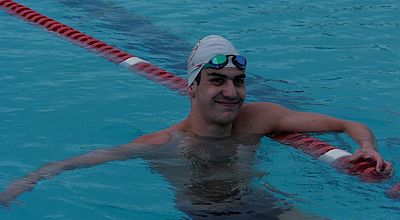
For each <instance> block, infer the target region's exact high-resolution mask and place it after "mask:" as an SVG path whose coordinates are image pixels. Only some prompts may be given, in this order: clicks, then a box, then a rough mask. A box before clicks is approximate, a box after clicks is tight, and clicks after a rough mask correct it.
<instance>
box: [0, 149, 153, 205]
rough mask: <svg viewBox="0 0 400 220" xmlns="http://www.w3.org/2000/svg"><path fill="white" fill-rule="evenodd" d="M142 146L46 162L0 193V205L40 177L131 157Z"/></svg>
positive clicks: (135, 154) (103, 150)
mask: <svg viewBox="0 0 400 220" xmlns="http://www.w3.org/2000/svg"><path fill="white" fill-rule="evenodd" d="M143 148H145V145H143V144H137V143H131V144H126V145H121V146H117V147H113V148H108V149H99V150H94V151H92V152H89V153H87V154H83V155H80V156H77V157H73V158H70V159H67V160H62V161H58V162H53V163H48V164H46V165H44V166H42V167H40V168H39V169H38V170H36V171H34V172H31V173H29V174H28V175H26V176H25V177H23V178H21V179H19V180H17V181H15V182H13V183H11V184H10V185H9V186H8V187H7V188H6V189H5V191H4V192H1V193H0V205H3V206H8V205H9V203H10V202H11V201H13V200H15V199H16V198H17V197H18V196H19V195H20V194H22V193H24V192H27V191H31V190H32V189H33V187H34V186H35V185H36V184H37V183H38V182H39V181H40V180H42V179H49V178H51V177H53V176H56V175H58V174H60V173H62V172H63V171H67V170H73V169H79V168H85V167H91V166H95V165H99V164H103V163H107V162H109V161H114V160H127V159H131V158H134V157H136V156H138V155H139V154H140V151H141V150H142V149H143Z"/></svg>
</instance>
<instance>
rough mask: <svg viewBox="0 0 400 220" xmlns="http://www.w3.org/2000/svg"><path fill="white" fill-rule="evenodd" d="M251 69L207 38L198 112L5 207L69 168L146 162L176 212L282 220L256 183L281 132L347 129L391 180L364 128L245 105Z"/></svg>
mask: <svg viewBox="0 0 400 220" xmlns="http://www.w3.org/2000/svg"><path fill="white" fill-rule="evenodd" d="M245 69H246V58H244V57H243V56H241V55H240V54H239V52H238V51H237V50H236V49H235V47H234V46H233V45H232V43H231V42H229V41H228V40H226V39H224V38H223V37H221V36H216V35H210V36H207V37H205V38H203V39H202V40H200V41H199V42H198V43H197V44H196V46H195V47H194V49H193V51H192V53H191V55H190V57H189V60H188V91H189V98H190V102H191V110H190V113H189V116H188V117H187V118H186V119H185V120H183V121H182V122H180V123H178V124H176V125H173V126H171V127H169V128H167V129H165V130H162V131H159V132H156V133H153V134H148V135H144V136H141V137H139V138H137V139H136V140H134V141H132V143H129V144H126V145H122V146H117V147H114V148H108V149H100V150H95V151H93V152H90V153H87V154H84V155H81V156H77V157H74V158H71V159H67V160H64V161H59V162H54V163H50V164H47V165H45V166H43V167H41V168H40V169H38V170H37V171H35V172H32V173H30V174H28V175H27V176H25V177H24V178H22V179H21V180H18V181H16V182H14V183H12V184H11V185H10V186H8V188H7V189H6V190H5V191H4V192H2V193H1V194H0V202H1V203H2V204H4V205H6V204H8V203H9V202H10V201H12V200H14V199H15V198H16V197H17V196H18V195H20V194H21V193H23V192H25V191H29V190H31V189H32V188H33V187H34V185H35V184H36V183H37V182H38V181H39V180H41V179H43V178H50V177H53V176H54V175H57V174H59V173H61V172H63V171H65V170H71V169H77V168H83V167H89V166H93V165H97V164H101V163H106V162H109V161H112V160H125V159H130V158H135V157H143V158H144V159H146V160H148V161H149V162H150V164H151V166H152V168H153V169H154V170H156V171H158V172H159V173H160V174H162V175H163V176H164V177H165V178H166V179H167V180H168V181H169V182H170V183H171V184H172V185H173V186H174V187H175V188H176V191H177V192H176V200H177V207H178V208H179V209H180V210H182V211H184V212H185V213H187V214H188V215H189V216H190V217H193V218H196V219H197V218H210V217H229V216H230V217H237V218H252V219H254V218H263V219H274V218H281V217H283V216H284V215H285V213H286V214H287V213H289V212H286V211H287V209H285V208H282V207H277V206H276V205H274V202H275V200H274V199H272V198H271V196H270V195H268V193H266V191H265V190H261V189H255V188H254V187H252V186H251V178H252V176H254V175H256V174H255V171H254V170H253V169H252V165H253V163H254V160H255V159H254V158H255V150H256V147H257V145H258V144H259V142H260V139H261V138H262V137H264V136H266V135H268V134H271V133H274V132H325V131H335V132H345V133H347V134H348V135H349V136H350V137H352V138H353V139H354V140H355V141H356V142H357V143H358V144H359V146H360V149H359V150H358V151H356V152H355V153H354V154H353V155H352V156H350V158H349V160H350V161H351V160H357V159H360V158H370V159H372V160H374V161H376V170H377V172H378V173H380V174H381V175H386V176H387V175H392V172H393V168H392V165H391V164H390V163H388V162H386V161H384V160H383V159H382V157H381V155H380V154H379V153H378V151H377V148H376V143H375V138H374V135H373V134H372V132H371V131H370V129H368V128H367V127H366V126H364V125H362V124H360V123H357V122H353V121H347V120H341V119H337V118H333V117H330V116H326V115H320V114H314V113H307V112H296V111H292V110H289V109H287V108H285V107H283V106H280V105H277V104H273V103H267V102H262V103H251V104H245V103H244V100H245V96H246V90H245V78H246V73H245ZM172 161H173V163H171V162H172ZM288 209H290V208H288Z"/></svg>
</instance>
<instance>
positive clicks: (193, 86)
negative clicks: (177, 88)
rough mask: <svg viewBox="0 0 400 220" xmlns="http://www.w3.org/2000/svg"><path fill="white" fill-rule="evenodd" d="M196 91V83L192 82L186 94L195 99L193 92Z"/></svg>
mask: <svg viewBox="0 0 400 220" xmlns="http://www.w3.org/2000/svg"><path fill="white" fill-rule="evenodd" d="M196 90H197V83H196V82H193V83H192V85H190V86H189V87H188V92H189V96H190V97H192V98H194V97H195V91H196Z"/></svg>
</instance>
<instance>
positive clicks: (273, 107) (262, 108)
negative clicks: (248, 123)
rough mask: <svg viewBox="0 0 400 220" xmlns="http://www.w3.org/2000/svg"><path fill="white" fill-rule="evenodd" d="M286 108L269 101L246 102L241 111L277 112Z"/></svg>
mask: <svg viewBox="0 0 400 220" xmlns="http://www.w3.org/2000/svg"><path fill="white" fill-rule="evenodd" d="M286 110H288V109H287V108H285V107H283V106H281V105H278V104H275V103H271V102H255V103H250V104H246V105H245V106H244V107H243V109H242V111H243V112H244V113H257V112H262V113H279V112H281V111H286Z"/></svg>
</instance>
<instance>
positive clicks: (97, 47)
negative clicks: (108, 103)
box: [0, 0, 400, 198]
mask: <svg viewBox="0 0 400 220" xmlns="http://www.w3.org/2000/svg"><path fill="white" fill-rule="evenodd" d="M0 8H2V9H4V10H6V11H7V12H8V13H10V14H13V15H17V16H19V17H22V18H23V19H25V20H27V21H29V22H32V23H35V24H37V25H40V26H41V27H43V28H45V29H47V30H48V31H49V32H54V33H56V34H58V35H60V36H62V37H65V38H68V39H69V40H70V41H72V42H73V43H75V44H77V45H79V46H82V47H85V48H87V49H88V50H90V51H93V52H97V53H99V54H100V55H101V56H103V57H104V58H106V59H108V60H109V61H111V62H113V63H116V64H118V65H120V66H123V67H125V68H128V69H129V70H131V71H133V72H135V73H138V74H140V75H142V76H144V77H147V78H149V79H150V80H153V81H156V82H158V83H159V84H161V85H164V86H166V87H168V88H170V89H172V90H177V91H179V92H180V94H182V95H186V94H187V81H186V80H185V79H183V78H182V77H179V76H176V75H174V74H173V73H170V72H168V71H166V70H164V69H161V68H159V67H157V66H155V65H153V64H151V63H150V62H148V61H146V60H143V59H141V58H139V57H136V56H134V55H131V54H129V53H126V52H124V51H122V50H120V49H118V48H116V47H113V46H110V45H108V44H106V43H104V42H102V41H100V40H97V39H95V38H93V37H91V36H89V35H87V34H84V33H82V32H80V31H78V30H75V29H73V28H72V27H69V26H67V25H65V24H62V23H60V22H58V21H55V20H53V19H51V18H49V17H46V16H44V15H42V14H40V13H38V12H36V11H34V10H32V9H30V8H28V7H25V6H24V5H21V4H18V3H16V2H14V1H12V0H0ZM271 138H273V139H275V140H276V141H278V142H280V143H283V144H288V145H291V146H294V147H296V148H299V149H300V150H302V151H304V152H305V153H308V154H311V155H312V156H314V157H316V158H318V159H320V160H322V161H325V162H328V163H330V164H332V165H333V166H334V167H336V168H338V169H339V170H342V171H345V172H347V173H349V174H351V175H356V176H359V177H361V179H363V180H366V181H381V180H384V179H386V178H387V177H385V176H381V175H379V174H378V173H377V172H376V171H375V162H374V161H368V160H360V161H355V162H351V163H350V162H347V161H346V158H347V157H348V156H350V155H351V154H350V153H349V152H346V151H343V150H341V149H338V148H336V147H334V146H331V145H329V144H328V143H326V142H323V141H321V140H318V139H316V138H314V137H311V136H308V135H306V134H301V133H292V134H283V133H282V134H274V135H271ZM387 195H388V196H390V197H392V198H400V183H399V184H398V185H396V186H395V187H393V188H392V189H390V190H388V191H387Z"/></svg>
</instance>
